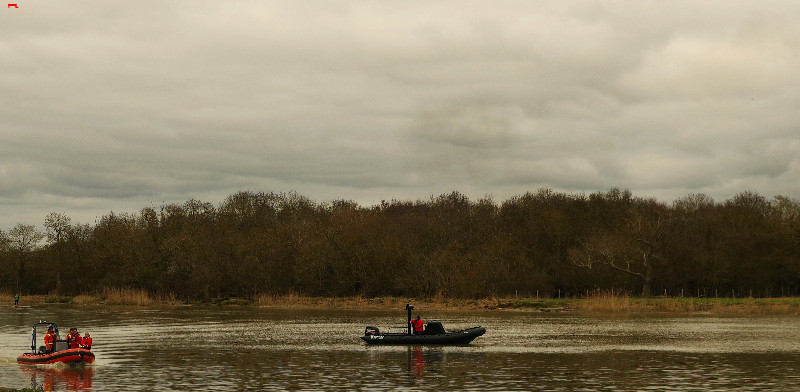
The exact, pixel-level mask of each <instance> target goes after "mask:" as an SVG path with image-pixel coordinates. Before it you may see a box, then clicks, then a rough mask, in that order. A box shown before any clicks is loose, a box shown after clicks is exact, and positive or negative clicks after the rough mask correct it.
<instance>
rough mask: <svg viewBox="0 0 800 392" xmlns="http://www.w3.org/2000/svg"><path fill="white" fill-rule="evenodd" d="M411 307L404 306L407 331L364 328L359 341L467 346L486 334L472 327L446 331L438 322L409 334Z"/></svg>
mask: <svg viewBox="0 0 800 392" xmlns="http://www.w3.org/2000/svg"><path fill="white" fill-rule="evenodd" d="M413 309H414V306H413V305H410V304H406V310H408V322H409V327H408V331H407V332H405V333H381V331H380V330H379V329H378V328H376V327H371V326H369V327H366V328H365V329H364V336H362V337H361V340H363V341H365V342H367V343H369V344H469V343H470V342H472V340H473V339H475V338H477V337H478V336H481V335H483V334H484V333H486V328H483V327H480V326H478V327H472V328H467V329H462V330H458V331H446V330H445V329H444V326H443V325H442V323H441V322H439V321H430V322H428V324H427V325H426V326H425V330H424V331H423V332H422V333H415V334H412V333H411V327H410V323H411V310H413Z"/></svg>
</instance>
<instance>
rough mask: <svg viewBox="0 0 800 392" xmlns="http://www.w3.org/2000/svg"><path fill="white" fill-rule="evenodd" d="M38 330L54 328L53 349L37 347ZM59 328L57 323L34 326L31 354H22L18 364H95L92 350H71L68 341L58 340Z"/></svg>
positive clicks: (41, 323)
mask: <svg viewBox="0 0 800 392" xmlns="http://www.w3.org/2000/svg"><path fill="white" fill-rule="evenodd" d="M37 328H44V329H46V330H49V329H51V328H52V330H53V332H54V333H55V336H56V338H55V339H53V342H52V346H51V349H50V350H48V348H47V347H46V345H45V346H37V345H36V332H37ZM58 336H59V335H58V326H57V325H56V324H55V323H48V322H46V321H41V322H38V323H36V324H33V332H32V333H31V350H32V351H31V352H30V353H24V354H20V355H19V356H18V357H17V363H20V364H25V365H40V364H49V363H92V362H94V353H93V352H92V350H91V349H87V348H80V347H76V348H70V347H69V344H68V342H67V340H66V339H59V338H58ZM37 347H38V349H37Z"/></svg>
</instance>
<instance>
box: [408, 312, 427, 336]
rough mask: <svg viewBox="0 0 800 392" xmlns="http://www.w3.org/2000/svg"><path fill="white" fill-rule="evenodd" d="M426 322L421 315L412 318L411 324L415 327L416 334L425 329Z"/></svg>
mask: <svg viewBox="0 0 800 392" xmlns="http://www.w3.org/2000/svg"><path fill="white" fill-rule="evenodd" d="M424 323H425V322H424V321H422V319H421V318H419V316H417V318H415V319H413V320H411V326H412V327H413V328H414V335H419V334H421V333H422V332H423V331H424V330H425V324H424Z"/></svg>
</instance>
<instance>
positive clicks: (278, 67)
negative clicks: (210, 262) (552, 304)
mask: <svg viewBox="0 0 800 392" xmlns="http://www.w3.org/2000/svg"><path fill="white" fill-rule="evenodd" d="M15 1H16V2H17V4H18V5H19V8H8V9H2V11H0V14H1V15H0V229H3V230H8V229H10V228H11V227H13V226H14V225H15V224H16V223H20V222H21V223H26V224H35V225H37V226H39V227H41V225H42V223H43V222H44V219H45V216H46V215H47V214H48V213H50V212H59V213H65V214H66V215H67V216H69V217H70V218H72V221H73V223H90V224H94V222H95V219H97V218H100V217H102V216H104V215H107V214H109V213H110V212H111V211H114V212H115V213H122V212H131V213H135V212H138V211H139V210H141V209H142V208H145V207H156V208H157V207H159V206H160V205H162V204H163V203H183V202H185V201H187V200H189V199H190V198H194V199H199V200H201V201H205V202H210V203H212V204H214V205H218V204H219V203H221V202H222V201H224V199H225V197H226V196H228V195H230V194H233V193H235V192H238V191H243V190H248V191H254V192H262V191H263V192H288V191H296V192H297V193H299V194H301V195H304V196H307V197H309V198H311V199H313V200H315V201H317V202H324V201H332V200H336V199H347V200H353V201H356V202H358V203H359V204H361V205H365V206H367V205H372V204H375V203H379V202H380V201H381V200H391V199H399V200H419V199H427V198H428V197H429V196H431V195H439V194H441V193H445V192H450V191H454V190H456V191H460V192H462V193H464V194H466V195H467V196H469V197H470V198H471V199H473V200H477V199H479V198H482V197H484V196H487V195H491V196H492V197H493V198H494V200H495V201H497V202H501V201H503V200H506V199H508V198H509V197H511V196H514V195H521V194H524V193H525V192H527V191H536V190H537V189H538V188H543V187H546V188H551V189H553V190H556V191H560V192H568V193H587V194H588V193H592V192H596V191H607V190H608V189H610V188H612V187H618V188H621V189H630V190H631V191H632V192H633V193H634V195H636V196H642V197H656V198H658V199H660V200H663V201H667V202H671V201H673V200H675V199H677V198H681V197H684V196H686V195H688V194H692V193H704V194H707V195H709V196H711V197H713V198H714V199H715V200H717V201H723V200H727V199H729V198H731V197H733V196H734V195H736V194H737V193H740V192H743V191H747V190H751V191H756V192H758V193H760V194H762V195H764V196H765V197H768V198H771V197H773V196H775V195H784V196H789V197H791V198H795V199H796V198H798V197H800V23H797V18H798V16H800V2H797V1H749V0H748V1H732V0H724V1H722V0H720V1H683V0H681V1H663V0H659V1H638V0H637V1H589V0H586V1H565V0H554V1H530V0H523V1H486V0H484V1H464V0H454V1H436V0H427V1H412V0H402V1H395V0H376V1H358V2H356V1H336V0H327V1H261V0H259V1H202V0H192V1H180V0H176V1H152V0H143V1H135V2H132V1H129V2H121V1H80V0H74V1H54V0H51V1H45V0H15Z"/></svg>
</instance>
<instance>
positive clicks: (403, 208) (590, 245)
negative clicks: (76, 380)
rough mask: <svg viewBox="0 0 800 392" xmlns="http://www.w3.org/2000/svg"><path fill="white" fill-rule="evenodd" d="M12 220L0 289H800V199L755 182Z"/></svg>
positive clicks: (254, 202)
mask: <svg viewBox="0 0 800 392" xmlns="http://www.w3.org/2000/svg"><path fill="white" fill-rule="evenodd" d="M44 227H45V228H46V231H45V232H43V233H42V232H39V231H37V230H36V229H35V228H34V226H33V225H26V224H18V225H17V226H16V227H14V228H13V229H11V230H9V231H8V232H2V231H0V263H2V264H0V265H2V268H0V291H6V292H12V291H14V292H16V291H20V292H22V293H27V294H59V295H74V294H78V293H93V292H96V291H99V290H101V289H103V288H119V289H144V290H147V291H148V292H150V293H153V294H156V295H175V296H177V297H178V298H181V299H187V300H198V299H211V298H222V297H241V298H248V297H249V298H252V297H256V296H260V295H283V294H289V293H295V294H300V295H308V296H331V297H332V296H359V295H360V296H367V297H374V296H403V297H434V296H438V295H441V296H444V297H452V298H478V297H489V296H494V295H497V296H509V295H519V296H535V295H539V296H550V297H556V296H578V295H583V294H585V293H586V292H588V291H594V290H614V291H625V292H629V293H631V294H634V295H645V296H648V295H663V294H667V295H672V296H678V295H685V296H706V297H712V296H728V297H730V296H756V297H764V296H786V295H797V294H798V286H799V285H800V202H798V201H797V200H794V199H790V198H787V197H776V198H774V199H771V200H767V199H766V198H764V197H763V196H761V195H759V194H757V193H753V192H744V193H741V194H738V195H736V196H735V197H734V198H732V199H730V200H726V201H724V202H715V201H714V200H712V199H711V198H710V197H708V196H705V195H702V194H700V195H689V196H687V197H685V198H682V199H679V200H676V201H674V202H673V203H671V204H666V203H662V202H658V201H656V200H654V199H648V198H640V197H634V196H633V195H632V194H631V193H630V192H629V191H621V190H618V189H612V190H610V191H608V192H599V193H594V194H591V195H588V196H586V195H584V194H565V193H558V192H554V191H552V190H549V189H542V190H539V191H537V192H536V193H527V194H525V195H522V196H516V197H513V198H510V199H508V200H506V201H504V202H502V203H499V204H498V203H496V202H495V201H493V200H492V199H490V198H486V199H480V200H477V201H472V200H469V199H468V198H467V197H466V196H464V195H463V194H461V193H458V192H453V193H449V194H443V195H441V196H438V197H431V198H430V199H429V200H424V201H416V202H411V201H397V200H393V201H391V202H382V203H381V204H380V205H377V206H370V207H361V206H359V205H358V204H356V203H354V202H352V201H347V200H336V201H331V202H323V203H316V202H314V201H312V200H310V199H308V198H306V197H303V196H301V195H298V194H295V193H289V194H276V193H253V192H240V193H236V194H234V195H231V196H229V197H228V198H227V199H226V200H225V201H224V202H222V203H221V204H220V205H218V206H214V205H213V204H211V203H207V202H201V201H198V200H189V201H187V202H185V203H183V204H182V205H178V204H171V205H165V206H163V207H161V208H159V209H154V208H145V209H143V210H141V211H139V212H138V213H134V214H114V213H110V214H109V215H107V216H105V217H103V218H102V219H101V220H100V221H99V222H97V223H96V224H95V225H93V226H92V225H89V224H73V223H72V222H71V219H70V218H69V217H67V216H66V215H64V214H58V213H51V214H49V215H48V216H47V218H46V219H45V223H44Z"/></svg>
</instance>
